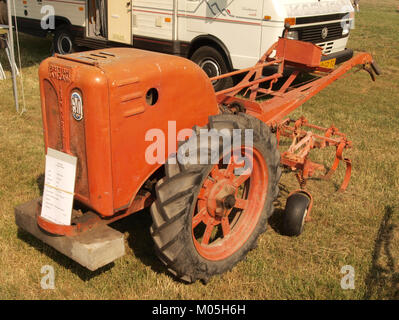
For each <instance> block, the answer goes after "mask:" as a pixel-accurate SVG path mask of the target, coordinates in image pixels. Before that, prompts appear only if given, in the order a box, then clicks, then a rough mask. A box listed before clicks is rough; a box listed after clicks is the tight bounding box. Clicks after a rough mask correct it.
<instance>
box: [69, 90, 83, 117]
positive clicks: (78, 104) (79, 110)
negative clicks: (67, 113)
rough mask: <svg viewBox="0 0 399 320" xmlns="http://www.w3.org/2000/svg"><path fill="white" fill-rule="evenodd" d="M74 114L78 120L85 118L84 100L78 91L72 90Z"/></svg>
mask: <svg viewBox="0 0 399 320" xmlns="http://www.w3.org/2000/svg"><path fill="white" fill-rule="evenodd" d="M71 106H72V115H73V118H74V119H75V120H76V121H80V120H82V119H83V102H82V97H81V96H80V94H79V93H78V92H76V91H75V92H72V95H71Z"/></svg>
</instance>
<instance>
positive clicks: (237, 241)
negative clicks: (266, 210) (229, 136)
mask: <svg viewBox="0 0 399 320" xmlns="http://www.w3.org/2000/svg"><path fill="white" fill-rule="evenodd" d="M236 152H237V150H236V151H233V152H232V153H231V157H229V158H230V163H228V164H224V163H223V159H226V157H224V158H223V159H221V160H220V163H218V164H216V165H214V166H213V168H212V170H211V171H210V173H209V175H208V176H207V177H206V179H205V181H204V183H203V185H202V187H201V189H200V192H199V194H198V200H197V205H196V210H194V214H193V218H192V234H193V241H194V244H195V248H196V249H197V251H198V253H199V254H200V255H201V256H202V257H204V258H205V259H208V260H223V259H225V258H227V257H229V256H231V255H232V254H233V253H234V252H236V251H237V250H238V249H239V248H241V247H242V245H243V244H244V243H245V242H246V241H247V240H248V237H249V236H250V235H251V234H252V232H253V230H254V229H255V227H256V224H257V223H258V221H259V217H260V215H261V212H262V210H260V208H263V206H264V203H265V199H266V193H265V190H267V184H268V172H267V165H266V163H265V160H264V159H263V157H262V155H261V153H260V152H259V151H258V150H256V149H253V148H250V149H249V148H242V150H238V152H240V153H241V154H240V156H241V157H240V158H241V159H246V161H241V163H237V157H235V156H234V153H236ZM245 163H247V166H248V168H247V169H245V168H244V165H245ZM239 171H241V172H239ZM237 173H238V174H237Z"/></svg>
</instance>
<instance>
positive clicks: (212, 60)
mask: <svg viewBox="0 0 399 320" xmlns="http://www.w3.org/2000/svg"><path fill="white" fill-rule="evenodd" d="M191 60H192V61H193V62H195V63H196V64H198V65H199V66H200V67H201V69H202V70H204V71H205V73H206V74H207V75H208V77H210V78H211V77H216V76H219V75H222V74H224V73H228V72H230V71H231V70H230V68H229V67H228V63H227V61H226V59H225V58H224V57H223V54H221V53H220V51H219V50H217V49H215V48H213V47H210V46H202V47H200V48H198V49H197V50H196V51H195V52H194V53H193V55H192V56H191ZM233 85H234V81H233V78H231V77H229V78H224V79H221V80H217V81H215V82H214V83H213V87H214V89H215V91H220V90H223V89H225V88H229V87H232V86H233Z"/></svg>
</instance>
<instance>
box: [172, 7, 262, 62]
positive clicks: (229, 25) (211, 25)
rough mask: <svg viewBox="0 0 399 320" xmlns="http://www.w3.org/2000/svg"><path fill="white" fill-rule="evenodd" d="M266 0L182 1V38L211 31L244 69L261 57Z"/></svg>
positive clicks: (180, 25)
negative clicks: (259, 54) (264, 1)
mask: <svg viewBox="0 0 399 320" xmlns="http://www.w3.org/2000/svg"><path fill="white" fill-rule="evenodd" d="M262 9H263V1H262V0H245V1H228V0H215V1H209V2H207V1H202V0H197V1H195V0H194V1H188V0H186V1H180V3H179V24H178V25H179V39H180V40H182V41H187V42H190V41H191V39H193V38H195V37H197V36H199V35H203V34H211V35H213V36H214V37H216V38H218V39H220V40H221V41H222V42H223V43H224V45H225V46H226V47H227V49H228V50H229V52H230V56H231V60H232V63H233V67H234V68H235V69H240V68H244V67H247V66H249V65H252V64H254V63H256V61H257V60H258V59H259V56H258V53H259V51H260V39H261V23H262Z"/></svg>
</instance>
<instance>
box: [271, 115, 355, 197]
mask: <svg viewBox="0 0 399 320" xmlns="http://www.w3.org/2000/svg"><path fill="white" fill-rule="evenodd" d="M291 124H293V125H291ZM305 128H306V129H311V130H316V131H318V132H321V134H316V133H314V132H313V131H310V130H309V131H306V130H304V129H305ZM281 136H283V137H287V138H291V139H292V142H291V145H290V147H289V148H288V150H287V151H285V152H283V153H282V154H281V163H282V164H283V165H284V166H285V167H287V168H290V169H291V170H293V171H294V172H296V177H297V179H298V182H299V185H300V188H301V189H305V187H306V182H307V180H308V179H309V178H310V177H312V176H313V175H314V174H315V172H317V171H322V172H325V171H326V168H325V167H324V166H323V165H321V164H318V163H315V162H313V161H311V160H309V153H310V151H311V150H313V149H324V148H326V147H335V149H336V152H335V160H334V163H333V165H332V167H331V168H330V170H329V172H328V173H327V174H326V175H324V176H323V178H324V179H329V178H330V177H331V176H332V175H333V173H334V172H335V170H336V169H337V167H338V165H339V163H340V162H341V161H343V162H345V164H346V173H345V178H344V181H343V182H342V184H341V187H340V189H339V191H345V190H346V188H347V186H348V184H349V180H350V177H351V170H352V162H351V160H350V159H348V158H343V151H344V150H345V149H347V148H351V147H352V142H351V141H349V140H348V139H347V138H346V136H345V134H343V133H341V132H339V130H338V129H337V128H336V127H334V126H331V127H329V128H323V127H319V126H316V125H313V124H310V123H308V121H307V120H306V119H305V118H304V117H301V118H299V119H298V120H296V121H294V120H291V119H286V120H284V121H283V122H282V123H281V124H280V125H279V126H278V128H277V139H278V141H279V142H280V137H281Z"/></svg>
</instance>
